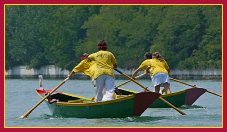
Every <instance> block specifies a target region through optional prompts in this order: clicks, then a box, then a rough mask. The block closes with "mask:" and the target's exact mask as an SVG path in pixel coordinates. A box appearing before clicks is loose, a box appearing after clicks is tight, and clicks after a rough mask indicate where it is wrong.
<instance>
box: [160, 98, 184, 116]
mask: <svg viewBox="0 0 227 132" xmlns="http://www.w3.org/2000/svg"><path fill="white" fill-rule="evenodd" d="M159 99H161V100H162V101H163V102H165V103H166V104H168V105H169V106H171V107H172V108H173V109H175V110H176V111H178V112H179V113H181V114H182V115H186V113H184V112H183V111H180V110H179V109H177V107H175V106H174V105H172V104H171V103H170V102H168V101H167V100H165V99H163V98H162V97H161V96H160V97H159Z"/></svg>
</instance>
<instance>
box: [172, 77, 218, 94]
mask: <svg viewBox="0 0 227 132" xmlns="http://www.w3.org/2000/svg"><path fill="white" fill-rule="evenodd" d="M170 79H171V80H173V81H175V82H179V83H182V84H184V85H187V86H191V87H193V88H198V87H196V85H191V84H188V83H186V82H182V81H180V80H177V79H174V78H171V77H170ZM207 92H208V93H210V94H213V95H216V96H219V97H222V96H221V95H219V94H217V93H214V92H211V91H209V90H207Z"/></svg>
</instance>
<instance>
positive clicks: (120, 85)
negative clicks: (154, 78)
mask: <svg viewBox="0 0 227 132" xmlns="http://www.w3.org/2000/svg"><path fill="white" fill-rule="evenodd" d="M144 75H146V73H143V74H141V75H138V76H136V77H135V79H137V78H140V77H142V76H144ZM129 82H131V80H128V81H126V82H124V83H121V84H119V85H118V86H116V87H115V88H119V87H121V86H123V85H125V84H127V83H129Z"/></svg>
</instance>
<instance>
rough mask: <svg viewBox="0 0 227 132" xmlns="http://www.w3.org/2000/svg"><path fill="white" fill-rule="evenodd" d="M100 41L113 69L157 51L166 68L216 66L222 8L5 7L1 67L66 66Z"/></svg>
mask: <svg viewBox="0 0 227 132" xmlns="http://www.w3.org/2000/svg"><path fill="white" fill-rule="evenodd" d="M102 39H104V40H106V41H107V44H108V50H109V51H111V52H112V53H113V54H114V55H115V57H116V59H117V62H118V65H119V67H121V68H124V69H132V68H136V67H138V65H139V64H140V63H141V62H142V61H143V55H144V53H145V52H147V51H150V52H154V51H159V52H160V53H161V55H162V56H163V57H164V58H165V59H166V61H167V62H168V64H169V65H170V68H171V69H206V68H217V69H221V68H222V65H221V64H222V7H221V6H220V5H214V6H206V5H200V6H186V5H185V6H173V5H171V6H167V5H166V6H163V5H146V6H140V5H111V6H107V5H99V6H98V5H92V6H91V5H90V6H86V5H81V6H79V5H75V6H73V5H70V6H60V5H56V6H48V5H44V6H35V5H27V6H25V5H13V6H12V5H7V6H6V68H7V69H9V68H12V67H15V66H18V65H28V66H30V67H31V68H40V67H41V66H45V65H50V64H53V65H57V66H59V67H61V68H63V69H68V70H71V69H72V68H73V67H74V66H75V65H76V64H77V63H79V61H80V60H79V57H80V55H81V54H83V53H85V52H86V53H93V52H96V51H97V43H98V42H99V41H100V40H102Z"/></svg>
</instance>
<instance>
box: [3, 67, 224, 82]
mask: <svg viewBox="0 0 227 132" xmlns="http://www.w3.org/2000/svg"><path fill="white" fill-rule="evenodd" d="M120 70H121V71H122V72H123V73H125V74H127V75H129V76H131V75H132V73H133V71H134V69H132V70H124V69H120ZM69 73H70V71H68V70H63V69H61V68H59V67H56V66H54V65H49V66H45V67H42V68H40V69H28V68H27V67H26V66H19V67H14V68H12V69H10V70H7V71H6V72H5V77H6V79H38V76H39V75H42V76H43V77H44V78H45V79H63V78H66V77H67V75H68V74H69ZM140 74H142V73H140ZM115 77H116V79H126V78H125V77H123V76H122V75H120V74H119V73H117V72H115ZM170 77H172V78H177V79H185V80H188V79H191V80H199V79H201V80H208V79H209V80H221V79H222V70H220V69H206V70H171V71H170ZM73 78H75V79H81V80H82V79H89V77H88V76H86V75H84V74H82V73H78V74H76V75H75V76H74V77H73ZM140 79H150V77H149V75H146V76H143V77H141V78H140ZM126 80H127V79H126Z"/></svg>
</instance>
